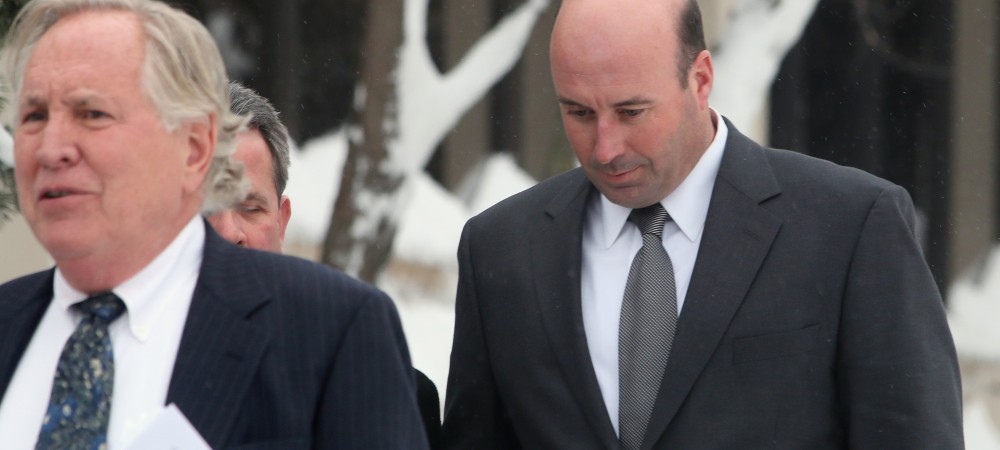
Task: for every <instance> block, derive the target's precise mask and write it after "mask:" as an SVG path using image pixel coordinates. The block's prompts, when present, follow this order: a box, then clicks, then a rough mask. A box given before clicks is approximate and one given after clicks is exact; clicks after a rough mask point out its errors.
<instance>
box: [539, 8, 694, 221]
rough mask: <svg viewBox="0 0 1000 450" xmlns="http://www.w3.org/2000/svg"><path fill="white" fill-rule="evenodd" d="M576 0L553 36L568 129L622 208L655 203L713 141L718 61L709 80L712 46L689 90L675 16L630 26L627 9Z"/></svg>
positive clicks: (592, 174) (599, 183) (584, 161)
mask: <svg viewBox="0 0 1000 450" xmlns="http://www.w3.org/2000/svg"><path fill="white" fill-rule="evenodd" d="M578 4H579V3H574V4H572V5H570V4H568V3H564V5H563V8H564V11H561V12H560V23H558V24H557V28H556V31H555V32H554V33H553V38H552V39H553V40H552V75H553V80H554V83H555V89H556V94H557V95H558V98H559V102H560V105H561V109H562V113H563V126H564V128H565V130H566V135H567V137H568V139H569V142H570V145H571V146H572V147H573V151H574V152H575V153H576V156H577V158H578V159H579V161H580V165H581V166H582V167H583V170H584V171H585V173H586V174H587V177H588V178H589V179H590V180H591V182H593V183H594V185H595V186H596V187H597V188H598V190H600V191H601V192H602V193H603V194H604V195H606V196H607V197H608V198H609V199H610V200H611V201H613V202H615V203H617V204H619V205H622V206H626V207H630V208H639V207H643V206H648V205H650V204H653V203H655V202H657V201H660V200H661V199H663V198H664V197H666V196H667V195H669V194H670V193H671V192H672V191H673V190H674V189H675V188H676V187H677V185H679V184H680V183H681V181H683V179H684V178H685V177H686V176H687V174H688V173H689V172H690V171H691V169H692V168H693V167H694V165H695V164H696V163H697V161H698V159H699V158H700V157H701V154H702V153H703V152H704V150H705V149H706V148H707V146H708V144H709V143H710V142H711V131H710V130H709V129H706V127H705V126H704V124H705V123H710V122H706V121H705V120H706V118H708V117H711V116H710V112H709V110H708V104H707V98H708V92H709V91H710V89H711V62H710V60H708V61H707V64H708V72H707V78H706V72H705V70H704V68H705V64H706V61H705V59H707V53H705V54H704V55H705V56H706V58H704V59H700V60H699V61H697V62H696V64H695V67H693V68H692V72H691V73H690V74H689V76H688V77H687V81H688V86H687V87H686V88H682V87H681V82H680V78H679V76H678V69H677V67H678V64H677V55H678V53H677V52H678V38H677V36H676V32H675V31H674V30H673V29H672V28H671V27H670V25H669V24H671V23H673V21H672V20H664V19H659V22H661V24H660V25H659V26H657V25H656V24H652V25H650V26H646V25H644V24H642V23H626V22H627V21H625V20H623V19H622V18H621V16H628V14H618V13H615V14H611V15H610V16H609V15H607V14H603V15H602V14H590V15H593V16H594V17H589V15H588V14H587V13H581V12H579V11H578V10H576V9H571V10H569V11H565V9H566V8H577V9H579V8H580V7H578V6H577V5H578ZM610 4H612V5H613V3H610ZM599 7H608V5H603V6H599ZM613 7H614V8H620V6H617V5H614V6H613ZM636 14H641V13H639V12H637V13H636ZM591 19H593V22H594V23H591ZM635 20H636V21H642V20H647V19H646V18H642V17H638V18H635ZM617 21H622V22H623V23H615V22H617ZM663 23H666V25H664V24H663ZM709 128H710V127H709Z"/></svg>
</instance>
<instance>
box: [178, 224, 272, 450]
mask: <svg viewBox="0 0 1000 450" xmlns="http://www.w3.org/2000/svg"><path fill="white" fill-rule="evenodd" d="M205 227H206V238H205V255H204V259H203V261H202V267H201V272H200V274H199V277H198V284H197V286H196V287H195V291H194V297H193V298H192V301H191V309H190V311H189V312H188V317H187V322H186V323H185V325H184V332H183V335H182V337H181V344H180V348H179V349H178V351H177V361H176V363H175V364H174V371H173V375H172V377H171V379H170V388H169V391H168V392H167V403H168V404H169V403H175V404H177V406H178V408H180V410H181V411H182V412H183V413H184V415H185V416H187V418H188V420H190V421H191V423H192V424H193V425H194V426H195V428H197V429H198V432H199V433H201V435H202V436H203V437H204V438H205V440H206V441H207V442H208V444H209V445H211V446H212V447H213V448H219V447H221V446H222V444H223V443H224V439H225V438H226V436H227V435H228V434H229V431H230V429H231V428H232V425H233V424H234V422H235V419H236V416H237V414H238V413H239V411H240V407H241V405H242V403H243V398H244V397H245V395H246V393H247V390H248V388H249V386H250V382H251V381H252V379H253V378H254V374H255V373H256V372H257V366H258V365H259V364H260V361H261V357H262V356H263V354H264V350H265V348H266V347H267V343H268V338H267V336H266V334H265V333H264V331H263V330H260V329H259V328H258V327H257V326H255V325H254V324H253V323H251V322H250V321H249V320H248V318H249V317H250V315H252V314H253V313H254V312H256V311H257V310H259V309H260V308H263V307H266V304H267V302H268V301H269V298H268V294H267V293H266V292H267V290H265V289H264V288H263V286H261V285H260V282H259V281H258V280H257V278H256V277H255V276H254V273H253V272H252V268H251V267H249V266H248V265H249V264H251V263H250V262H248V261H247V260H246V259H245V258H243V259H241V258H239V255H238V249H237V248H236V247H232V246H230V244H228V243H226V242H224V241H223V240H222V239H221V238H220V237H219V236H218V235H217V234H215V232H214V231H212V228H211V227H210V226H209V225H208V224H207V223H206V225H205Z"/></svg>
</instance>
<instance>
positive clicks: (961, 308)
mask: <svg viewBox="0 0 1000 450" xmlns="http://www.w3.org/2000/svg"><path fill="white" fill-rule="evenodd" d="M976 269H977V270H974V271H973V272H972V273H968V274H966V275H965V276H964V277H962V278H960V279H959V280H958V281H956V282H955V284H953V285H952V286H951V289H950V290H949V295H948V299H949V302H950V305H949V311H948V321H949V324H950V325H951V333H952V335H953V336H954V337H955V345H956V346H957V347H958V349H959V352H960V353H961V354H962V356H963V357H966V358H971V359H977V360H984V361H990V362H997V363H1000V327H998V326H997V320H998V319H1000V249H997V250H994V251H993V252H992V253H991V254H990V255H989V256H988V257H987V258H986V260H985V261H984V262H983V264H982V265H981V266H980V267H978V268H976Z"/></svg>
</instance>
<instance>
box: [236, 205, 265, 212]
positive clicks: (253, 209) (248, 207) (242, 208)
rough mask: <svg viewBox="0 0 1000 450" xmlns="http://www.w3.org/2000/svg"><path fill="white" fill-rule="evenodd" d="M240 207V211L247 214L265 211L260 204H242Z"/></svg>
mask: <svg viewBox="0 0 1000 450" xmlns="http://www.w3.org/2000/svg"><path fill="white" fill-rule="evenodd" d="M239 209H240V212H242V213H246V214H254V213H259V212H263V211H264V208H261V207H260V206H258V205H240V206H239Z"/></svg>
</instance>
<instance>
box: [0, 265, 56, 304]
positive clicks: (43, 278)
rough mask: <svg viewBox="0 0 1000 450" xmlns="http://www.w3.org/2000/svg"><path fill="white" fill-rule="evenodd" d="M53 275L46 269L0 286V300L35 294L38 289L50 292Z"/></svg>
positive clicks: (51, 271)
mask: <svg viewBox="0 0 1000 450" xmlns="http://www.w3.org/2000/svg"><path fill="white" fill-rule="evenodd" d="M53 274H54V272H53V270H52V269H47V270H43V271H41V272H35V273H33V274H29V275H24V276H22V277H18V278H15V279H13V280H10V281H7V282H5V283H3V284H0V299H3V298H7V297H8V296H16V295H23V294H24V293H26V292H35V291H38V290H40V289H46V288H48V289H50V290H51V287H52V277H53Z"/></svg>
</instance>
